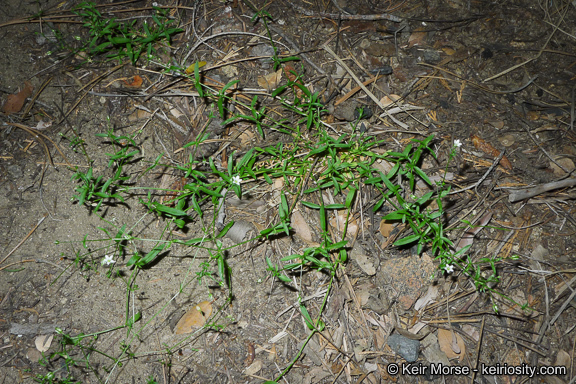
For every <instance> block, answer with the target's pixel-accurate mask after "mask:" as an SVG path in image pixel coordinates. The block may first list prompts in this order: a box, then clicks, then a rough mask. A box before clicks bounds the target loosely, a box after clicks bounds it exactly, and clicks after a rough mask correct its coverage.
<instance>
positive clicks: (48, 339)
mask: <svg viewBox="0 0 576 384" xmlns="http://www.w3.org/2000/svg"><path fill="white" fill-rule="evenodd" d="M53 338H54V335H39V336H36V339H35V340H34V344H35V345H36V349H37V350H38V351H40V352H46V351H48V350H49V349H50V345H51V344H52V339H53Z"/></svg>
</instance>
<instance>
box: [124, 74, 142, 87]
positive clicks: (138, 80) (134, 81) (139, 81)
mask: <svg viewBox="0 0 576 384" xmlns="http://www.w3.org/2000/svg"><path fill="white" fill-rule="evenodd" d="M122 81H123V82H124V85H126V86H127V87H128V88H140V87H141V86H142V83H143V80H142V77H140V76H138V75H136V76H134V78H133V79H132V81H131V82H130V83H129V82H127V81H126V80H122Z"/></svg>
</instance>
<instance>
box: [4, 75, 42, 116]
mask: <svg viewBox="0 0 576 384" xmlns="http://www.w3.org/2000/svg"><path fill="white" fill-rule="evenodd" d="M33 90H34V87H33V86H32V84H31V83H30V82H29V81H25V82H24V88H22V90H21V91H20V92H18V93H15V94H12V95H8V97H7V98H6V102H5V103H4V105H3V106H2V111H3V112H5V113H7V114H11V113H17V112H20V110H21V109H22V107H23V106H24V103H25V102H26V99H27V98H28V97H30V96H31V95H32V91H33Z"/></svg>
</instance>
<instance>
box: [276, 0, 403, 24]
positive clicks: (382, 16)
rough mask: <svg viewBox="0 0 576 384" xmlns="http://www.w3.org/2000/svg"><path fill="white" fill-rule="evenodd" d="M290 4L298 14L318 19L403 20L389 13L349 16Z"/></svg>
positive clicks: (289, 2)
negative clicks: (314, 10)
mask: <svg viewBox="0 0 576 384" xmlns="http://www.w3.org/2000/svg"><path fill="white" fill-rule="evenodd" d="M286 2H287V3H288V4H290V5H291V6H293V7H294V8H295V9H297V10H298V12H301V13H303V14H305V15H306V16H310V17H316V18H327V19H333V20H363V21H376V20H388V21H393V22H395V23H399V22H401V21H402V20H403V18H401V17H399V16H394V15H391V14H389V13H380V14H376V15H347V14H342V13H327V12H312V11H309V10H307V9H306V8H302V7H301V6H299V5H296V4H294V3H292V2H291V1H289V0H287V1H286Z"/></svg>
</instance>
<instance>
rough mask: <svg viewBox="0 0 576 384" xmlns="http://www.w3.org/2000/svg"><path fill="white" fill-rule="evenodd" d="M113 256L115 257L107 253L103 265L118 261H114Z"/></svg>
mask: <svg viewBox="0 0 576 384" xmlns="http://www.w3.org/2000/svg"><path fill="white" fill-rule="evenodd" d="M112 257H113V256H112V255H105V256H104V260H102V265H104V264H106V265H110V264H114V263H115V262H116V261H114V259H113V258H112Z"/></svg>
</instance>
